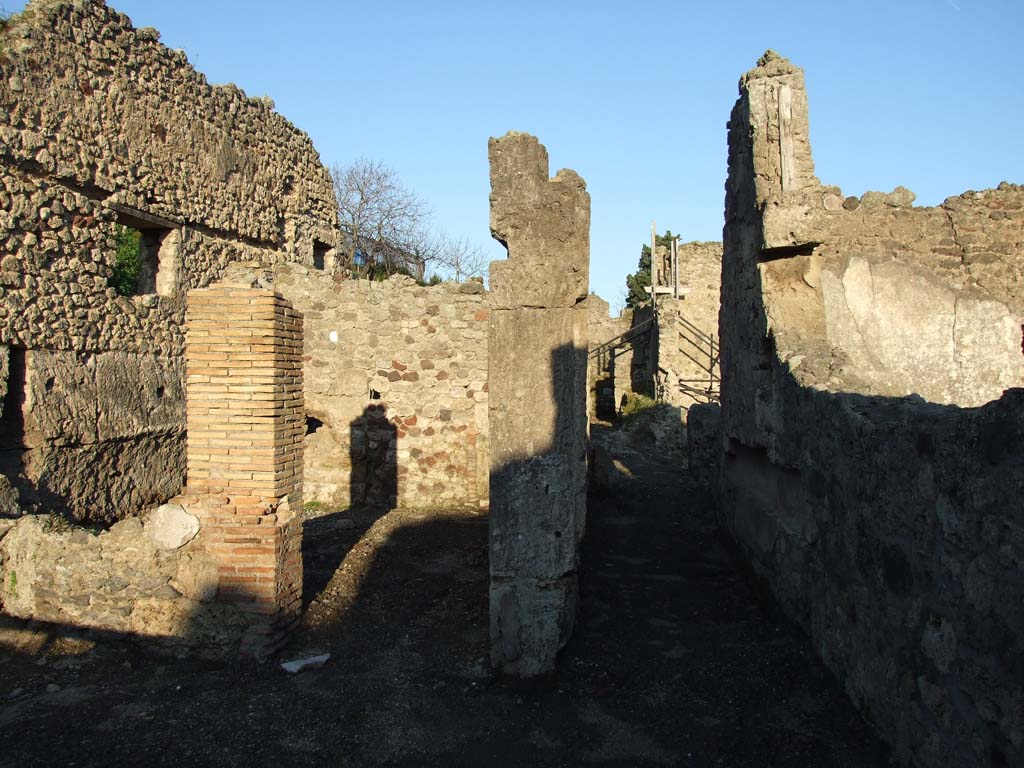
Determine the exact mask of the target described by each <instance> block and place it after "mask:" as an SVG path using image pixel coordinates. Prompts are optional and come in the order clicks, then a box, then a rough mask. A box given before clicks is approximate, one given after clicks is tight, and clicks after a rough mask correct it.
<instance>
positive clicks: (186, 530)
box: [143, 504, 199, 549]
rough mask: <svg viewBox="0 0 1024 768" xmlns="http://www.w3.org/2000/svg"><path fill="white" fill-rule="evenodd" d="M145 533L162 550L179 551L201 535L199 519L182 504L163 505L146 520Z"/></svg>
mask: <svg viewBox="0 0 1024 768" xmlns="http://www.w3.org/2000/svg"><path fill="white" fill-rule="evenodd" d="M143 532H144V533H145V534H146V535H147V536H148V537H149V539H150V540H151V541H152V542H153V543H154V544H155V545H156V546H157V547H158V548H160V549H178V548H180V547H183V546H185V545H186V544H188V543H189V542H190V541H192V539H194V538H195V537H196V534H197V533H199V518H197V517H196V516H195V515H192V514H189V513H188V512H186V511H185V508H184V507H182V506H181V505H180V504H162V505H160V506H159V507H158V508H157V510H156V511H155V512H153V513H152V514H151V515H150V516H149V518H148V519H147V520H146V522H145V523H144V526H143Z"/></svg>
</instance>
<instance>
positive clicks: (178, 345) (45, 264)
mask: <svg viewBox="0 0 1024 768" xmlns="http://www.w3.org/2000/svg"><path fill="white" fill-rule="evenodd" d="M158 37H159V36H158V33H156V32H155V31H154V30H152V29H143V30H136V29H134V28H133V27H132V26H131V24H130V22H129V20H128V18H127V17H125V16H124V15H122V14H119V13H117V12H116V11H114V10H112V9H109V8H107V7H106V6H105V5H104V4H103V3H102V2H58V1H55V0H36V2H31V3H29V5H28V7H27V9H26V10H25V12H23V13H22V14H19V15H17V16H14V17H12V18H11V19H10V20H9V22H8V23H7V25H6V26H5V28H4V29H3V30H2V31H0V51H2V56H3V71H4V77H3V79H2V80H0V358H2V359H3V361H4V362H3V363H2V364H0V371H5V370H7V369H9V371H8V372H7V373H5V374H4V376H3V380H4V388H6V389H8V390H9V392H8V396H7V397H6V398H5V400H4V403H5V404H6V405H5V411H10V410H11V409H12V407H14V408H16V409H18V410H20V411H22V415H21V416H19V417H18V418H17V419H14V417H13V416H12V415H11V414H10V413H5V414H4V416H3V418H4V419H5V423H7V424H10V423H12V420H13V421H17V422H18V423H19V429H18V434H17V435H14V436H12V434H13V430H8V439H7V440H6V441H5V442H3V443H0V465H2V466H0V471H2V473H3V474H4V475H6V476H7V477H9V478H11V479H13V480H14V482H15V484H16V485H17V486H18V487H19V489H20V491H21V497H22V498H21V503H22V505H25V506H32V505H40V506H43V507H45V508H47V509H64V510H66V511H68V512H70V513H71V514H72V515H73V516H74V517H75V518H77V519H79V520H89V521H110V520H113V519H116V518H118V517H120V516H123V515H124V514H126V513H128V512H130V511H132V510H136V509H138V508H140V507H141V506H143V505H146V504H150V503H154V502H158V501H161V500H164V499H166V498H168V497H169V496H172V495H173V494H174V493H176V492H177V490H178V489H179V488H180V487H181V483H182V481H183V479H184V470H185V455H184V437H183V435H184V419H185V414H184V406H183V398H182V386H183V376H184V368H183V364H182V351H183V336H182V324H183V320H184V310H185V299H184V292H185V291H186V290H187V289H189V288H197V287H202V286H205V285H207V284H208V283H210V282H211V281H212V280H215V279H217V278H218V277H219V276H220V275H221V274H222V273H223V271H224V269H225V267H226V265H227V264H228V263H229V262H232V261H246V262H254V263H259V264H264V265H270V264H273V263H277V262H280V261H296V262H301V263H305V264H312V263H313V256H314V250H315V249H316V250H318V252H319V253H320V254H321V255H324V254H326V261H327V264H328V266H329V267H330V266H332V265H333V248H334V247H335V246H336V245H337V239H338V228H337V215H336V211H335V208H334V199H333V191H332V187H331V181H330V178H329V175H328V173H327V171H326V169H325V168H324V167H323V166H322V164H321V163H320V159H319V157H318V155H317V153H316V151H315V150H314V149H313V147H312V144H311V143H310V140H309V138H308V137H307V136H306V135H305V134H303V133H301V132H300V131H298V130H297V129H296V128H295V127H294V126H293V125H291V124H290V123H289V122H288V121H287V120H285V119H284V118H283V117H281V116H279V115H277V114H276V113H274V112H273V109H272V104H271V103H270V102H269V100H267V99H253V98H247V97H246V96H245V94H243V93H242V92H241V91H240V90H239V89H238V88H236V87H234V86H232V85H227V86H212V85H210V84H208V83H207V82H206V79H205V78H204V77H203V75H201V74H200V73H198V72H196V71H195V70H194V69H192V68H191V67H190V66H189V65H188V62H187V61H186V59H185V55H184V53H182V52H180V51H172V50H169V49H167V48H166V47H164V46H162V45H160V44H159V43H158V42H157V40H158ZM115 223H121V224H124V225H129V226H131V227H133V228H135V229H137V230H139V231H141V232H142V233H143V235H144V241H145V242H146V247H145V249H144V254H145V261H146V263H147V265H148V266H146V268H145V269H144V270H143V271H144V279H143V280H142V281H141V282H140V286H139V295H134V296H119V295H117V294H116V292H115V291H114V289H113V288H112V287H111V286H110V284H109V280H110V278H111V276H112V274H113V267H114V263H115V255H116V242H115V238H114V235H115ZM147 270H148V271H147ZM147 275H148V276H147ZM12 361H13V362H14V363H15V366H14V367H13V368H12V367H11V365H10V364H11V362H12ZM12 377H13V378H12ZM10 390H13V392H14V394H13V395H12V394H11V392H10Z"/></svg>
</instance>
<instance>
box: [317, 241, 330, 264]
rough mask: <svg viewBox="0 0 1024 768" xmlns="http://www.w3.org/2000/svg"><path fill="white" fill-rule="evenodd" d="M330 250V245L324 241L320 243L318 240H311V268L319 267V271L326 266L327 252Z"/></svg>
mask: <svg viewBox="0 0 1024 768" xmlns="http://www.w3.org/2000/svg"><path fill="white" fill-rule="evenodd" d="M330 250H331V247H330V246H329V245H327V244H326V243H322V242H320V241H319V240H314V241H313V269H319V270H320V271H321V272H323V271H324V269H326V267H327V252H328V251H330Z"/></svg>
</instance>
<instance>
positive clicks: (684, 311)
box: [657, 242, 722, 413]
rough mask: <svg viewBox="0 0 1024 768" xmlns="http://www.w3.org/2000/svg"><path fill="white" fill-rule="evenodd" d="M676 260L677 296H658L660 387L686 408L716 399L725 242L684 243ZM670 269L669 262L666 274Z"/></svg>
mask: <svg viewBox="0 0 1024 768" xmlns="http://www.w3.org/2000/svg"><path fill="white" fill-rule="evenodd" d="M658 250H659V251H661V250H663V248H662V247H659V248H658ZM676 261H677V266H676V277H677V279H678V283H679V297H678V298H673V296H672V295H671V294H662V295H659V296H658V297H657V302H658V329H657V330H658V344H657V350H658V371H657V376H658V387H657V388H658V391H659V392H660V393H661V397H662V399H663V400H665V401H666V402H668V403H671V404H672V405H678V406H680V407H682V408H683V409H684V413H685V409H686V408H688V407H689V406H690V405H693V404H694V403H698V402H700V403H704V402H709V401H711V400H714V399H716V398H717V392H718V382H719V379H720V371H719V367H718V364H717V360H716V350H717V344H718V308H719V303H720V296H719V294H720V290H721V285H720V284H721V274H722V244H721V243H714V242H691V243H680V244H679V247H678V249H677V255H676ZM670 273H671V269H669V268H668V266H667V265H665V266H664V267H663V274H670ZM710 340H714V343H713V344H712V343H711V341H710ZM712 393H714V394H712Z"/></svg>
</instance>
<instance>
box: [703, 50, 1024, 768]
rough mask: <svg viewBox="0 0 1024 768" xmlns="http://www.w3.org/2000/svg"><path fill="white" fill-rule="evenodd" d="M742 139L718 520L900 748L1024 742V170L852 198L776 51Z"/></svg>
mask: <svg viewBox="0 0 1024 768" xmlns="http://www.w3.org/2000/svg"><path fill="white" fill-rule="evenodd" d="M729 150H730V151H729V180H728V183H727V197H726V227H725V244H724V245H725V255H724V262H723V274H722V312H721V333H722V387H723V389H722V430H723V433H722V435H721V439H722V448H723V449H724V453H723V456H722V470H721V496H722V499H721V500H722V504H721V522H722V524H723V525H724V526H725V527H726V528H727V529H728V530H729V531H730V532H731V533H732V535H733V537H734V538H735V539H736V540H737V541H738V542H739V544H740V545H741V548H742V549H743V551H744V552H745V553H746V554H747V556H748V557H749V558H750V561H751V563H752V565H753V567H754V570H755V571H756V572H757V573H758V574H760V575H761V576H763V577H764V578H765V579H766V580H767V582H768V583H769V585H770V586H771V589H772V591H773V593H774V594H775V595H776V597H777V598H778V599H779V601H780V603H781V604H782V606H783V607H784V608H785V610H786V611H787V612H788V613H789V614H790V615H791V616H792V617H793V618H794V619H795V620H797V621H799V622H800V623H801V624H802V625H803V626H804V627H805V628H806V629H807V630H808V631H809V633H810V634H811V637H812V640H813V643H814V645H815V647H816V648H817V651H818V653H819V654H820V655H821V657H822V658H823V659H824V660H825V662H826V663H827V664H828V665H829V666H830V667H831V668H832V669H833V670H834V671H835V672H836V673H837V674H838V675H839V676H840V677H841V678H842V679H843V680H844V683H845V686H846V689H847V692H848V693H849V695H850V696H851V698H852V699H853V700H854V701H855V702H856V703H858V705H859V706H860V707H861V708H862V709H863V710H864V712H865V713H866V714H867V715H868V717H869V718H870V719H871V720H872V721H873V722H874V723H875V725H876V726H877V727H878V729H879V731H880V732H881V733H882V735H883V736H884V737H885V738H886V740H888V741H889V742H890V743H891V744H892V745H893V748H894V750H895V754H896V756H897V757H898V759H899V760H900V761H901V762H903V763H906V764H914V765H928V766H939V765H964V766H981V765H992V764H995V765H1014V764H1018V763H1021V762H1024V727H1022V723H1024V720H1022V719H1021V717H1020V706H1021V702H1022V701H1024V690H1022V683H1021V681H1022V680H1024V667H1022V664H1024V662H1022V659H1024V615H1022V613H1021V611H1020V610H1019V606H1020V605H1021V604H1022V601H1024V580H1022V577H1021V574H1022V573H1024V568H1022V564H1024V504H1022V502H1021V499H1022V498H1024V460H1022V458H1021V457H1022V456H1024V391H1022V390H1020V389H1009V390H1007V391H1005V393H1004V390H1006V388H1007V387H1015V386H1020V384H1021V371H1022V368H1021V360H1020V358H1021V346H1020V345H1021V339H1020V333H1021V318H1022V315H1024V312H1022V309H1024V305H1022V303H1021V299H1022V294H1021V288H1022V285H1024V283H1022V282H1021V281H1020V274H1021V269H1022V267H1024V255H1022V254H1024V246H1022V240H1024V237H1022V233H1024V189H1022V188H1021V187H1017V186H1014V185H1007V184H1003V185H1000V187H999V189H996V190H988V191H985V192H980V193H974V192H970V193H966V194H964V195H961V196H959V197H956V198H950V199H949V200H947V201H946V202H945V203H944V204H943V205H942V206H940V207H938V208H913V207H912V206H911V202H912V199H913V195H912V193H909V192H908V191H907V190H903V189H897V190H894V192H892V193H890V194H881V193H867V194H865V195H864V196H862V197H861V198H860V199H857V198H844V197H843V196H842V193H841V192H840V191H839V189H838V188H836V187H826V186H822V185H821V184H820V183H819V182H818V180H817V179H816V178H814V175H813V174H814V166H813V161H812V159H811V153H810V145H809V142H808V118H807V101H806V93H805V91H804V85H803V76H802V72H801V71H800V70H799V69H797V68H796V67H794V66H792V65H791V64H790V63H789V62H787V61H785V60H784V59H781V58H779V57H778V56H776V55H775V54H773V53H771V52H769V53H767V54H766V55H765V56H764V57H763V58H762V60H761V61H760V62H759V65H758V67H757V68H756V69H754V70H752V71H751V72H750V73H748V74H747V75H745V76H744V77H743V79H742V80H741V82H740V98H739V100H738V101H737V103H736V106H735V107H734V109H733V113H732V117H731V120H730V124H729ZM940 331H941V332H940ZM909 393H914V394H909ZM908 395H909V396H908Z"/></svg>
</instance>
